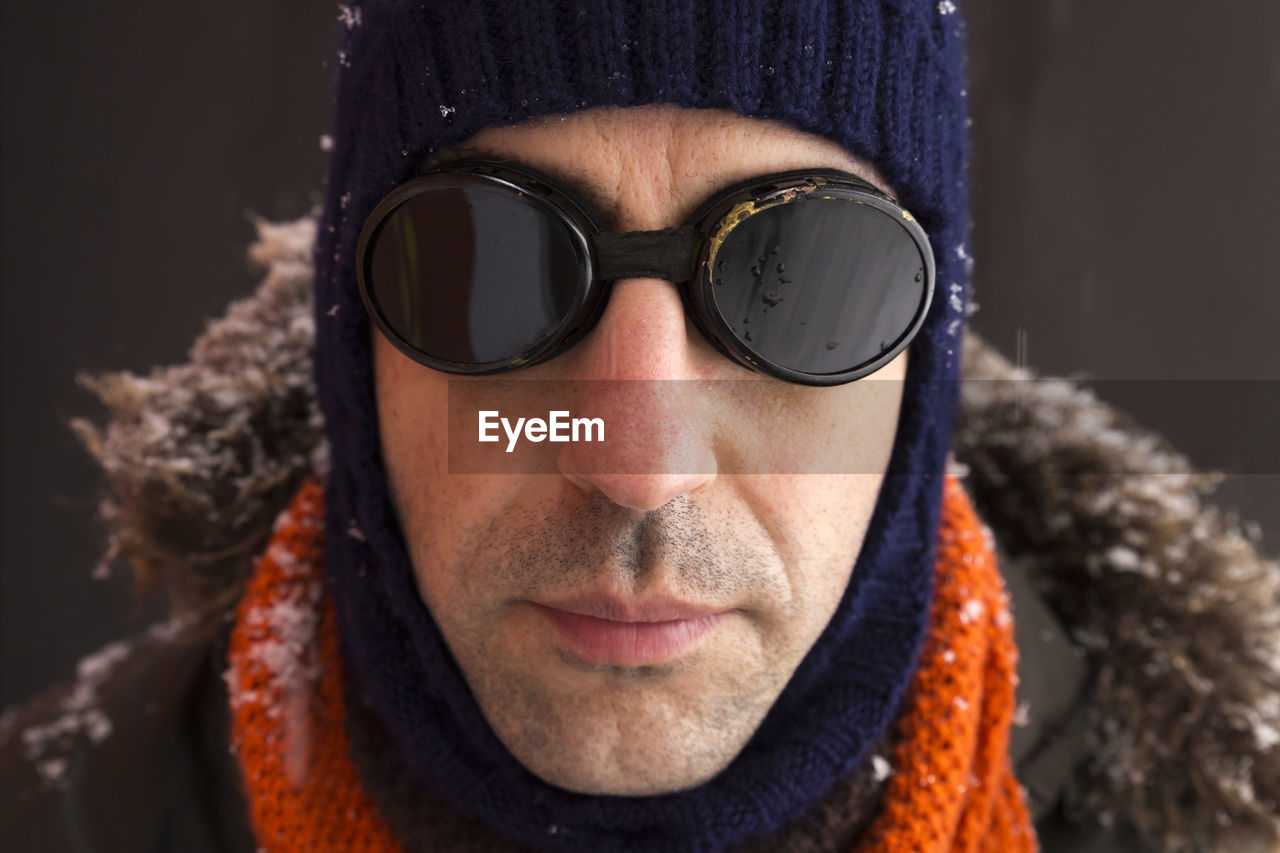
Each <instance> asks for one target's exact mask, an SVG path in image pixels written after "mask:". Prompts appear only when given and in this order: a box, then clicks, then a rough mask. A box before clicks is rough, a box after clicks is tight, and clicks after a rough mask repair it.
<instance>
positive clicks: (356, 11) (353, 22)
mask: <svg viewBox="0 0 1280 853" xmlns="http://www.w3.org/2000/svg"><path fill="white" fill-rule="evenodd" d="M338 20H339V21H341V22H342V24H343V25H344V26H345V27H346V28H347V29H349V30H353V29H355V28H356V27H358V26H360V24H362V23H363V20H362V16H361V13H360V7H359V6H347V5H346V4H343V5H341V6H339V7H338Z"/></svg>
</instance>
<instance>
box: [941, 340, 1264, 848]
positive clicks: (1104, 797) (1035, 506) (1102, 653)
mask: <svg viewBox="0 0 1280 853" xmlns="http://www.w3.org/2000/svg"><path fill="white" fill-rule="evenodd" d="M964 358H965V368H966V369H965V373H966V376H967V381H966V382H965V385H964V388H963V392H962V395H963V406H962V410H961V414H960V424H959V428H958V430H957V432H956V435H955V441H954V447H955V451H956V454H957V456H958V458H959V459H960V460H961V461H962V462H963V463H964V464H966V465H967V466H968V467H969V469H970V474H969V476H968V480H967V485H968V487H969V489H970V491H971V493H972V494H973V496H974V500H975V502H976V503H977V504H978V506H979V507H980V508H981V511H982V513H983V516H984V518H985V519H986V520H987V521H988V523H990V524H991V526H992V527H993V528H995V530H996V535H997V538H999V539H1000V540H1001V542H1002V543H1003V544H1004V545H1005V547H1006V548H1007V549H1008V551H1009V552H1010V553H1011V554H1012V555H1014V558H1015V559H1018V560H1020V561H1024V563H1025V564H1026V565H1027V567H1028V570H1029V576H1030V577H1031V578H1032V579H1033V582H1034V583H1036V585H1037V586H1038V588H1039V590H1040V592H1041V594H1042V595H1044V597H1045V599H1046V600H1047V601H1048V603H1049V604H1050V606H1051V608H1052V609H1053V610H1054V611H1055V612H1056V614H1057V616H1058V618H1059V619H1061V620H1062V622H1063V624H1064V626H1065V627H1066V628H1067V630H1068V631H1069V632H1070V633H1071V635H1072V637H1073V638H1074V639H1075V640H1076V641H1077V642H1078V643H1079V644H1080V645H1081V646H1082V647H1083V648H1084V649H1085V651H1086V653H1087V654H1088V656H1089V659H1090V662H1091V664H1092V669H1093V679H1094V680H1093V685H1092V696H1091V699H1090V707H1089V726H1090V732H1089V740H1088V743H1089V751H1090V755H1089V761H1088V762H1087V763H1086V765H1085V767H1084V772H1083V778H1081V779H1080V780H1077V784H1076V786H1075V791H1074V792H1073V793H1072V795H1071V800H1072V801H1073V802H1072V805H1074V806H1075V808H1077V809H1081V810H1086V811H1088V812H1089V813H1092V814H1093V815H1095V816H1096V817H1097V818H1099V819H1100V820H1102V821H1103V822H1104V823H1110V822H1112V821H1115V820H1117V819H1123V820H1126V821H1128V822H1131V823H1132V824H1134V825H1135V826H1136V828H1137V829H1138V830H1139V831H1140V832H1141V833H1142V834H1143V835H1145V836H1146V838H1147V839H1148V840H1149V841H1150V842H1151V843H1153V844H1154V845H1155V846H1156V847H1157V849H1163V850H1169V851H1174V850H1179V851H1181V850H1188V851H1189V850H1221V851H1232V853H1236V851H1248V850H1262V849H1269V850H1273V849H1275V843H1276V839H1277V838H1280V817H1277V802H1278V801H1280V748H1278V746H1280V608H1278V607H1277V604H1278V603H1280V565H1278V564H1277V563H1276V562H1274V561H1266V560H1264V559H1263V558H1262V557H1261V556H1259V554H1258V552H1257V550H1256V548H1255V543H1256V540H1257V538H1258V534H1257V532H1256V529H1255V530H1254V532H1253V533H1252V534H1251V535H1245V534H1244V533H1242V531H1241V528H1240V525H1239V522H1238V521H1237V520H1236V519H1235V518H1234V517H1231V516H1224V515H1223V514H1222V513H1221V512H1219V511H1218V509H1217V508H1215V507H1212V506H1208V505H1206V504H1204V503H1202V501H1201V498H1200V496H1201V494H1203V493H1206V492H1208V491H1209V490H1211V489H1212V488H1213V487H1214V486H1216V484H1217V483H1218V482H1219V481H1220V480H1221V476H1220V475H1217V474H1202V473H1195V472H1193V471H1192V469H1191V466H1190V464H1189V463H1188V461H1187V460H1186V458H1185V457H1183V456H1181V455H1179V454H1178V453H1177V452H1175V451H1174V450H1173V449H1172V448H1170V447H1169V446H1168V445H1167V443H1165V442H1164V441H1163V440H1162V439H1160V438H1159V437H1158V436H1156V435H1155V434H1153V433H1150V432H1147V431H1145V430H1143V429H1141V428H1140V427H1138V426H1137V425H1136V424H1135V423H1134V422H1133V421H1132V420H1131V419H1130V418H1129V417H1127V416H1126V415H1124V414H1122V413H1120V412H1118V411H1116V410H1115V409H1112V408H1111V407H1110V406H1107V405H1106V404H1105V403H1102V402H1100V401H1099V400H1097V399H1096V398H1095V397H1094V395H1093V394H1092V392H1090V391H1088V390H1085V389H1081V388H1078V387H1076V386H1075V385H1073V384H1072V383H1071V382H1068V381H1066V380H1060V379H1054V380H1036V378H1035V376H1034V375H1033V374H1032V373H1030V372H1029V371H1026V370H1022V369H1018V368H1015V367H1014V366H1012V365H1011V364H1009V362H1008V361H1006V360H1005V359H1004V358H1002V357H1001V356H1000V355H999V354H997V353H996V352H994V351H993V350H991V349H989V348H988V347H986V346H984V345H982V344H981V343H980V342H979V341H978V340H977V339H976V338H973V337H970V339H969V341H968V343H967V345H966V349H965V354H964ZM1133 472H1142V473H1133ZM1251 540H1252V541H1251Z"/></svg>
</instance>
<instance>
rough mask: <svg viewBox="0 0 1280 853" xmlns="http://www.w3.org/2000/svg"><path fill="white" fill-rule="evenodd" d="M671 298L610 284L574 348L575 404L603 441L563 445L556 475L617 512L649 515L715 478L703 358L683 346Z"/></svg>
mask: <svg viewBox="0 0 1280 853" xmlns="http://www.w3.org/2000/svg"><path fill="white" fill-rule="evenodd" d="M697 334H698V333H697V331H696V330H693V329H692V326H691V325H690V324H689V323H688V322H687V321H686V318H685V311H684V304H683V302H682V301H681V299H680V294H679V292H678V291H677V290H676V288H675V287H674V286H673V285H672V284H671V283H669V282H666V281H662V280H660V279H649V278H635V279H624V280H620V281H617V282H614V284H613V290H612V292H611V294H610V296H609V302H608V304H607V305H606V307H605V310H604V314H603V315H602V316H601V318H600V321H599V322H598V323H597V324H596V326H595V328H594V329H592V330H591V332H590V333H589V334H588V335H587V336H586V337H585V338H584V339H583V340H582V341H581V342H579V344H578V347H577V349H579V352H577V353H575V355H576V359H575V365H574V372H573V378H574V379H576V380H581V381H580V383H579V387H578V389H577V391H578V394H576V395H575V396H576V397H577V405H578V406H580V407H581V411H583V412H585V413H587V414H589V415H590V416H591V417H599V418H601V419H602V420H603V421H604V424H605V437H606V439H607V440H606V441H605V442H603V443H591V442H581V443H570V444H566V445H565V447H564V449H563V450H562V451H561V454H560V459H559V463H560V470H561V472H562V473H563V474H564V476H565V477H567V478H568V479H569V480H570V481H572V482H573V483H575V484H576V485H578V486H579V487H580V488H583V489H586V490H595V491H599V492H600V493H601V494H603V495H604V496H605V497H607V498H609V500H611V501H613V502H614V503H615V504H618V505H619V506H625V507H629V508H631V509H636V510H640V511H646V512H647V511H649V510H654V509H657V508H658V507H660V506H663V505H664V504H666V503H667V502H669V501H671V500H672V499H674V498H676V497H679V496H680V495H684V494H690V493H693V492H696V491H699V490H701V489H704V488H706V487H707V486H708V485H709V484H710V482H711V481H712V480H713V479H714V478H715V476H716V458H715V453H714V449H713V448H714V431H715V426H714V419H713V417H712V415H713V414H714V413H713V411H712V409H711V405H710V404H711V399H712V397H713V396H714V395H708V394H707V393H706V385H705V382H706V381H708V380H706V379H705V373H706V355H707V353H706V351H705V347H701V346H698V344H699V341H698V340H697V339H696V338H691V337H690V336H691V335H697Z"/></svg>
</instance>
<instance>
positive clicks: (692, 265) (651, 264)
mask: <svg viewBox="0 0 1280 853" xmlns="http://www.w3.org/2000/svg"><path fill="white" fill-rule="evenodd" d="M590 240H591V244H592V249H593V250H594V252H595V260H596V270H595V277H596V278H597V279H599V280H601V281H616V280H618V279H623V278H660V279H663V280H664V281H669V282H672V283H674V284H683V283H684V282H687V281H692V280H693V277H694V275H695V274H696V272H697V263H698V246H699V245H700V243H701V237H700V235H699V234H698V231H697V229H696V228H694V227H693V226H692V225H685V226H682V227H680V228H664V229H662V230H659V231H613V232H601V233H598V234H594V235H592V236H591V238H590Z"/></svg>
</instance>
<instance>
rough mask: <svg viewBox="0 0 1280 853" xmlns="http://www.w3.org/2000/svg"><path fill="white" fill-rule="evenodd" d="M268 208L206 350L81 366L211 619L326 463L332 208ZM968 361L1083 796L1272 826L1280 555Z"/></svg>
mask: <svg viewBox="0 0 1280 853" xmlns="http://www.w3.org/2000/svg"><path fill="white" fill-rule="evenodd" d="M256 224H257V228H258V241H257V242H256V243H255V244H254V246H253V247H252V249H251V251H250V256H251V257H252V258H253V259H254V260H255V261H257V262H258V263H259V264H262V265H263V266H265V267H266V268H267V276H266V279H265V281H264V282H263V283H262V285H261V287H260V288H259V289H258V291H257V293H255V294H254V295H252V296H250V297H249V298H247V299H244V300H241V301H239V302H236V303H234V304H233V305H232V306H231V307H230V309H229V311H228V312H227V314H226V315H225V316H224V317H223V318H222V319H220V320H217V321H216V322H213V323H211V324H210V325H209V327H208V329H207V330H206V331H205V333H204V334H203V335H202V336H201V337H200V339H199V340H198V341H197V342H196V344H195V346H194V348H193V349H192V352H191V361H190V363H189V364H184V365H179V366H176V367H169V368H163V369H157V370H155V371H153V372H152V373H151V374H150V375H149V376H147V377H145V378H144V377H138V376H135V375H132V374H129V373H111V374H105V375H101V376H98V377H92V378H90V377H82V380H81V381H82V382H83V383H84V384H85V385H86V386H87V387H89V388H90V389H92V390H94V391H95V392H96V393H97V394H98V395H99V396H100V397H101V398H102V399H103V401H104V402H105V403H106V404H107V406H108V407H109V408H110V412H111V418H110V421H109V422H108V423H107V425H106V426H105V427H101V428H100V427H95V426H93V425H91V424H89V423H87V422H84V421H77V422H75V424H74V427H75V429H76V431H77V433H78V434H79V435H80V437H81V439H82V440H83V441H84V443H85V444H86V446H87V447H88V448H89V450H90V452H92V453H93V455H94V456H95V457H96V458H97V459H98V460H99V461H100V462H101V464H102V466H103V468H104V470H105V471H106V474H107V479H108V483H109V486H110V490H111V497H109V498H108V499H106V500H104V502H103V511H102V515H103V518H104V521H105V522H106V523H107V527H108V529H109V531H110V536H111V539H110V548H109V553H108V558H114V557H117V556H123V557H127V558H128V559H129V560H130V561H131V562H132V564H133V565H134V567H135V571H136V572H137V574H138V576H139V578H140V579H141V580H143V581H144V582H149V583H158V584H159V585H161V586H163V587H165V588H166V589H167V590H168V592H169V594H170V596H171V600H172V603H173V608H174V610H175V612H176V613H177V614H180V615H183V616H185V617H187V618H192V617H196V621H198V622H203V621H204V620H203V619H201V618H200V617H210V618H212V617H215V616H218V615H220V614H221V613H222V611H223V610H224V609H225V608H226V607H227V606H228V605H229V604H231V603H233V602H234V601H236V600H237V599H238V598H239V596H240V592H241V589H242V587H243V583H244V579H245V578H246V577H247V576H248V574H249V572H250V570H251V569H252V561H253V558H254V556H255V555H256V554H257V552H258V551H260V550H261V549H262V548H263V547H264V546H265V544H266V541H267V538H268V536H269V533H270V530H271V525H272V523H273V521H274V519H275V517H276V516H277V514H278V513H279V512H280V511H281V510H282V509H283V508H284V506H285V505H286V503H287V502H288V500H289V498H290V497H291V496H292V495H293V493H294V491H295V490H296V489H297V487H298V486H299V484H300V483H301V481H302V479H303V478H304V477H305V476H306V475H307V474H309V473H311V472H312V471H323V470H324V468H325V456H326V453H325V445H324V439H323V434H324V433H323V426H322V419H321V416H320V414H319V412H318V410H317V407H316V404H315V397H314V385H313V380H312V373H311V346H312V340H313V335H314V322H313V319H312V309H311V277H312V267H311V246H312V242H313V240H314V237H315V221H314V219H313V218H310V217H308V218H304V219H301V220H298V221H295V222H290V223H283V224H278V225H277V224H271V223H267V222H264V221H258V222H257V223H256ZM964 374H965V377H966V382H965V386H964V389H963V392H962V407H961V412H960V420H959V426H958V429H957V432H956V436H955V440H954V442H953V447H954V451H955V455H956V458H957V459H958V462H959V465H960V467H961V468H967V469H968V473H967V477H966V486H967V488H968V489H969V491H970V494H971V495H972V496H973V498H974V501H975V503H976V505H977V507H978V510H979V512H980V514H981V515H982V516H983V518H984V519H986V520H987V522H988V523H989V524H990V525H991V526H992V528H993V529H994V530H995V534H996V538H997V539H998V540H999V542H1000V543H1001V545H1002V547H1003V549H1004V550H1005V551H1006V552H1007V553H1008V555H1009V558H1010V559H1015V560H1019V561H1024V562H1025V564H1026V566H1027V569H1028V572H1029V576H1030V577H1031V578H1032V579H1033V581H1035V582H1036V584H1037V586H1038V587H1039V589H1040V591H1041V593H1042V594H1043V595H1044V596H1045V599H1046V601H1047V602H1048V603H1049V605H1050V607H1051V608H1052V609H1053V610H1054V611H1055V612H1056V613H1057V615H1058V617H1059V618H1060V619H1061V620H1062V622H1063V624H1064V625H1065V626H1066V627H1067V628H1068V630H1069V631H1070V632H1071V634H1072V636H1073V637H1074V639H1075V640H1076V642H1078V643H1080V644H1081V646H1083V648H1084V649H1085V650H1086V651H1087V653H1088V656H1089V659H1090V662H1091V664H1092V666H1093V671H1094V680H1093V684H1092V687H1091V699H1090V701H1091V705H1090V729H1091V732H1090V739H1089V749H1090V753H1089V755H1088V756H1086V757H1084V758H1085V760H1084V762H1083V765H1082V768H1083V769H1082V771H1081V775H1080V778H1079V779H1078V780H1077V783H1076V785H1075V786H1074V790H1073V792H1072V794H1071V802H1072V804H1073V805H1074V807H1075V808H1077V809H1080V810H1082V811H1083V812H1087V813H1089V814H1092V815H1094V816H1096V817H1097V818H1099V819H1101V820H1102V821H1103V822H1114V821H1122V822H1125V823H1130V824H1132V825H1134V826H1136V827H1137V828H1138V829H1139V830H1140V831H1141V832H1142V833H1143V834H1144V835H1145V836H1146V837H1147V838H1148V839H1149V840H1150V842H1151V843H1152V844H1153V845H1154V846H1155V847H1157V848H1158V849H1162V850H1168V851H1182V850H1222V851H1232V853H1236V851H1249V850H1261V849H1264V848H1265V847H1267V846H1269V845H1274V844H1275V842H1276V839H1277V838H1280V817H1277V811H1278V808H1277V803H1278V802H1280V608H1278V607H1277V603H1280V565H1277V563H1275V562H1269V561H1266V560H1264V559H1263V558H1262V557H1261V556H1259V554H1258V552H1257V550H1256V547H1255V543H1256V540H1257V535H1256V533H1255V534H1253V535H1252V536H1250V535H1246V534H1244V533H1242V532H1241V529H1240V525H1239V523H1238V521H1237V520H1236V519H1234V518H1233V517H1229V516H1224V515H1222V514H1221V513H1220V512H1218V511H1217V510H1216V509H1215V508H1213V507H1211V506H1208V505H1206V504H1204V503H1202V501H1201V495H1202V494H1204V493H1206V492H1208V491H1209V490H1211V489H1212V488H1213V486H1214V485H1216V483H1217V482H1218V480H1219V479H1220V477H1218V476H1217V475H1211V474H1202V473H1196V472H1194V471H1192V469H1191V467H1190V465H1189V464H1188V462H1187V460H1186V459H1185V458H1184V457H1182V456H1180V455H1179V454H1177V453H1176V452H1175V451H1174V450H1173V449H1172V448H1170V447H1168V446H1167V444H1165V443H1164V442H1163V441H1162V440H1160V439H1159V438H1158V437H1157V436H1155V435H1154V434H1152V433H1149V432H1146V431H1144V430H1142V429H1141V428H1140V427H1138V426H1137V425H1136V424H1135V423H1133V422H1132V420H1131V419H1129V418H1127V417H1126V416H1125V415H1123V414H1121V413H1120V412H1118V411H1116V410H1114V409H1112V408H1111V407H1109V406H1107V405H1106V404H1105V403H1102V402H1100V401H1098V400H1097V399H1095V397H1094V396H1093V394H1092V393H1091V392H1089V391H1087V390H1083V389H1080V388H1077V387H1076V386H1075V385H1074V384H1072V383H1071V382H1069V381H1066V380H1043V381H1031V380H1032V379H1033V378H1034V377H1033V375H1032V374H1031V373H1029V372H1027V371H1025V370H1021V369H1018V368H1015V367H1013V366H1012V365H1010V364H1009V363H1008V362H1007V361H1006V360H1005V359H1003V358H1002V357H1001V356H999V355H998V354H997V353H995V352H994V351H993V350H991V349H989V348H988V347H986V346H985V345H984V344H983V343H982V342H981V341H980V340H979V339H978V338H977V337H976V336H975V335H973V334H972V333H971V332H970V333H969V334H968V335H967V337H966V344H965V352H964ZM1133 471H1142V472H1159V473H1150V474H1147V473H1144V474H1133V473H1131V472H1133Z"/></svg>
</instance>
